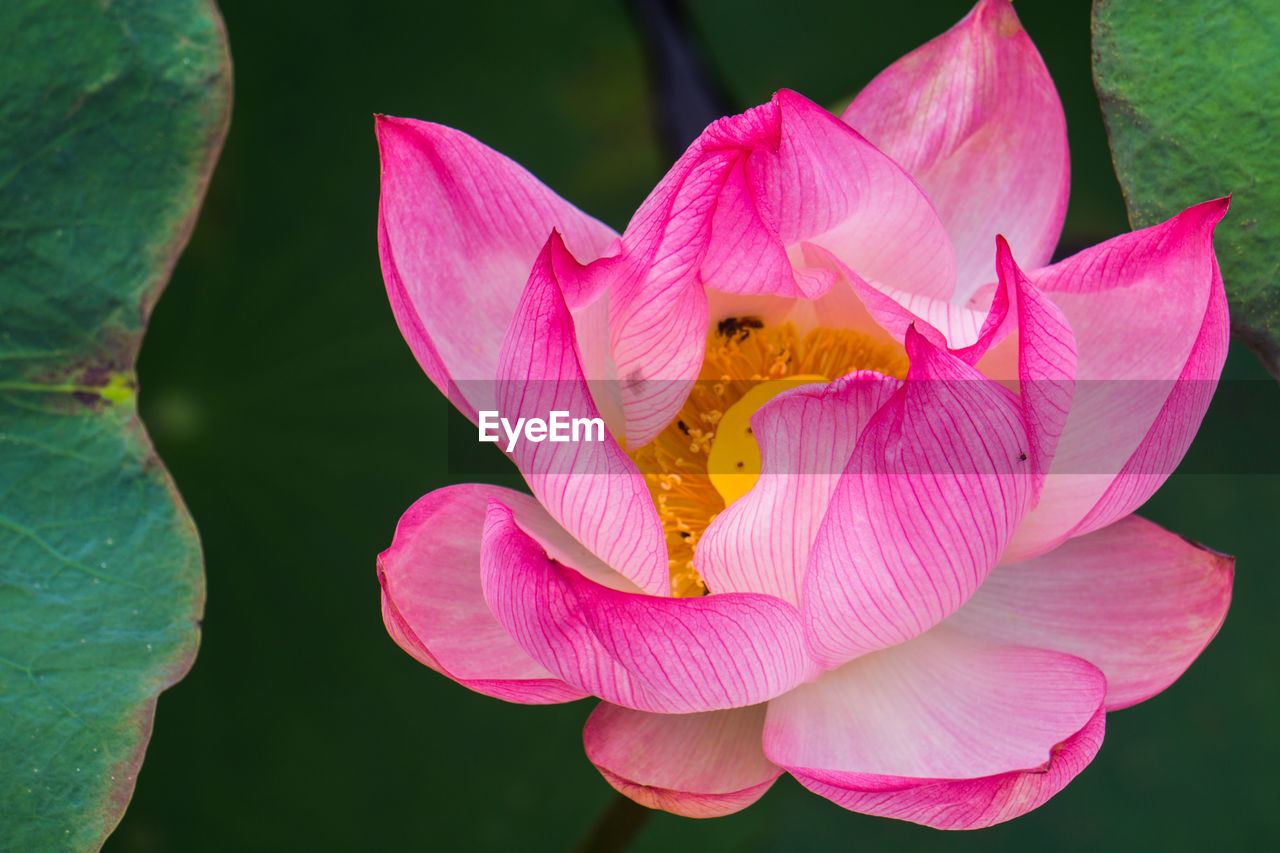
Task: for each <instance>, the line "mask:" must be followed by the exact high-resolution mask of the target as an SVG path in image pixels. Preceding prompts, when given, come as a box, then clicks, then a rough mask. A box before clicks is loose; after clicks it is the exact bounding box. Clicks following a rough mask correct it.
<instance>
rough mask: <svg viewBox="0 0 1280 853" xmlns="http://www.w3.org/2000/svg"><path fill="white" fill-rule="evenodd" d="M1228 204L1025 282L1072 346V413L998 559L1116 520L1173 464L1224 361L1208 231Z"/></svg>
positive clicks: (1224, 326)
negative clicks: (1067, 330)
mask: <svg viewBox="0 0 1280 853" xmlns="http://www.w3.org/2000/svg"><path fill="white" fill-rule="evenodd" d="M1226 209H1227V201H1226V199H1219V200H1216V201H1210V202H1205V203H1203V204H1199V205H1196V206H1195V207H1191V208H1188V209H1187V210H1185V211H1183V212H1182V213H1180V214H1178V215H1177V216H1175V217H1174V218H1173V219H1171V220H1169V221H1168V222H1165V223H1164V224H1162V225H1157V226H1154V227H1151V228H1145V229H1143V230H1141V231H1135V232H1133V233H1131V234H1125V235H1122V236H1120V237H1116V238H1115V239H1112V240H1108V241H1107V242H1105V243H1102V244H1100V245H1098V246H1095V247H1093V248H1091V249H1086V250H1085V251H1083V252H1081V253H1079V254H1078V255H1074V256H1072V257H1070V258H1068V259H1066V260H1064V261H1061V262H1060V263H1057V264H1054V265H1053V266H1051V267H1048V268H1046V269H1043V270H1040V271H1038V272H1037V273H1035V274H1034V275H1033V280H1034V282H1035V284H1036V285H1037V286H1038V287H1039V288H1040V289H1041V290H1043V291H1044V292H1046V293H1047V294H1049V296H1050V298H1051V299H1052V300H1053V301H1054V303H1055V304H1056V305H1057V306H1058V307H1059V308H1061V309H1062V312H1063V314H1065V315H1066V317H1067V319H1068V321H1069V322H1070V325H1071V329H1072V330H1073V331H1074V333H1075V337H1076V349H1077V351H1078V365H1077V372H1076V387H1075V394H1074V398H1073V400H1072V404H1071V412H1070V413H1069V415H1068V417H1067V421H1066V424H1065V425H1064V427H1063V431H1062V438H1061V440H1060V441H1059V443H1058V448H1057V451H1056V454H1055V457H1054V460H1053V466H1052V468H1051V469H1050V475H1049V477H1048V478H1047V479H1046V482H1045V485H1044V489H1043V491H1042V493H1041V496H1040V502H1039V504H1038V505H1037V506H1036V508H1035V509H1034V510H1033V511H1032V512H1031V513H1030V514H1029V515H1028V516H1027V518H1026V520H1025V521H1024V522H1023V525H1022V527H1021V528H1020V529H1019V530H1018V532H1017V534H1016V535H1015V537H1014V540H1013V542H1012V543H1011V544H1010V548H1009V552H1008V553H1007V554H1006V556H1005V560H1006V562H1016V561H1018V560H1023V559H1027V558H1029V557H1033V556H1035V555H1037V554H1043V553H1045V552H1046V551H1048V550H1050V549H1052V548H1053V547H1055V546H1056V545H1057V544H1059V543H1060V542H1062V541H1064V540H1065V539H1066V538H1067V537H1069V536H1071V535H1078V534H1080V533H1084V532H1087V531H1088V530H1094V529H1097V528H1099V527H1101V526H1104V525H1106V524H1108V523H1110V522H1111V521H1114V520H1116V519H1118V518H1122V517H1124V516H1126V515H1128V514H1129V513H1131V512H1132V511H1133V510H1134V509H1136V508H1137V507H1138V506H1139V505H1140V504H1141V503H1142V502H1143V501H1144V500H1146V498H1147V497H1149V496H1150V495H1151V494H1152V492H1154V491H1155V489H1156V488H1158V487H1159V485H1160V484H1161V483H1163V482H1164V480H1165V478H1167V477H1168V475H1169V474H1170V473H1172V472H1173V469H1174V468H1175V467H1176V466H1177V464H1178V462H1179V461H1181V459H1182V456H1183V454H1185V452H1186V449H1187V447H1188V446H1189V445H1190V442H1191V439H1192V437H1193V436H1194V435H1195V432H1196V430H1197V429H1198V428H1199V425H1200V421H1201V420H1202V419H1203V417H1204V413H1205V410H1206V409H1207V408H1208V404H1209V398H1210V397H1211V396H1212V394H1213V391H1214V389H1215V388H1216V386H1217V381H1218V376H1219V375H1220V374H1221V372H1222V365H1223V362H1224V361H1225V359H1226V345H1227V334H1228V320H1227V314H1226V303H1225V297H1224V296H1223V293H1222V277H1221V274H1220V273H1219V272H1218V266H1217V261H1216V259H1215V258H1214V254H1213V229H1214V226H1215V225H1216V224H1217V223H1218V221H1219V220H1220V219H1221V218H1222V217H1223V215H1224V214H1225V213H1226Z"/></svg>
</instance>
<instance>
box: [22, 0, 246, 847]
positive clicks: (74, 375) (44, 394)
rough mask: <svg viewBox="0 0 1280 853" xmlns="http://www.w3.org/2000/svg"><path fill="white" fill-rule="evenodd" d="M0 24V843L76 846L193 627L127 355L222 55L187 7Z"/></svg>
mask: <svg viewBox="0 0 1280 853" xmlns="http://www.w3.org/2000/svg"><path fill="white" fill-rule="evenodd" d="M0 33H3V34H4V35H5V43H4V45H3V48H4V49H3V50H0V234H2V236H0V318H2V319H0V846H4V847H6V849H10V848H11V849H17V850H46V849H73V850H82V849H90V848H96V847H98V846H99V845H101V844H102V842H103V840H104V839H105V838H106V836H107V834H108V833H109V832H110V831H111V829H112V828H113V827H114V826H115V825H116V823H117V822H118V821H119V819H120V816H121V814H122V813H123V811H124V808H125V806H126V804H127V803H128V801H129V797H130V796H131V794H132V792H133V786H134V781H135V778H136V775H137V772H138V767H139V765H140V764H141V761H142V754H143V751H144V749H145V747H146V742H147V739H148V737H149V735H150V732H151V722H152V716H153V713H154V709H155V702H156V697H157V695H158V694H159V692H160V691H161V690H163V689H164V688H165V687H167V686H169V685H171V684H173V683H174V682H176V681H177V680H178V679H180V678H181V677H182V675H183V674H184V673H185V672H186V670H187V669H188V668H189V667H190V664H191V661H192V658H193V657H194V655H195V650H196V646H197V643H198V638H199V618H200V614H201V612H202V609H203V605H204V580H203V576H202V573H201V561H200V546H199V542H198V540H197V536H196V531H195V527H194V525H193V524H192V522H191V518H190V516H189V515H188V514H187V512H186V509H185V508H184V507H183V505H182V501H181V499H180V498H179V496H178V494H177V492H176V490H175V489H174V488H173V484H172V482H171V481H170V479H169V476H168V474H167V472H166V471H165V469H164V467H163V466H162V465H161V463H160V461H159V459H158V458H157V457H156V456H155V454H154V452H153V450H152V448H151V443H150V440H149V439H148V437H147V435H146V432H145V431H144V429H143V428H142V425H141V422H140V421H139V420H138V416H137V409H136V396H135V393H134V380H133V364H134V359H135V357H136V355H137V351H138V346H139V344H140V341H141V337H142V332H143V329H144V326H145V323H146V319H147V315H148V314H149V313H150V309H151V306H152V305H153V304H154V302H155V299H156V297H157V296H158V295H159V292H160V289H161V288H162V287H163V286H164V283H165V282H166V281H167V280H168V277H169V273H170V271H171V270H172V268H173V265H174V262H175V260H176V259H177V256H178V253H179V252H180V251H181V249H182V247H183V246H184V245H185V243H186V240H187V237H188V235H189V234H190V232H191V228H192V226H193V225H194V222H195V216H196V211H197V210H198V208H199V202H200V199H201V197H202V195H203V193H204V189H205V186H206V184H207V182H208V178H209V174H210V172H211V170H212V167H213V163H214V161H215V159H216V157H217V152H218V149H219V148H220V146H221V143H222V139H223V136H224V134H225V131H226V126H227V119H228V116H229V111H230V75H231V72H230V57H229V55H228V52H227V43H226V36H225V32H224V30H223V27H222V22H221V19H220V17H219V16H218V13H217V10H216V8H215V7H214V6H213V4H212V3H211V2H207V0H169V2H164V3H156V2H147V0H43V2H42V0H6V2H5V3H4V4H3V5H2V6H0Z"/></svg>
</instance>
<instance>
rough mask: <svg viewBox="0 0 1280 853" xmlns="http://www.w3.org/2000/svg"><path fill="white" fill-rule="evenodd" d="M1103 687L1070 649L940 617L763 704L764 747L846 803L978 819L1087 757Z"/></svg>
mask: <svg viewBox="0 0 1280 853" xmlns="http://www.w3.org/2000/svg"><path fill="white" fill-rule="evenodd" d="M1105 692H1106V681H1105V679H1104V677H1103V676H1102V673H1101V672H1099V671H1098V670H1097V669H1096V668H1095V667H1094V666H1092V665H1091V664H1089V663H1088V662H1086V661H1084V660H1081V659H1080V658H1076V657H1072V656H1070V655H1065V654H1061V653H1059V652H1051V651H1045V650H1043V649H1033V648H1027V647H1020V646H1008V645H1000V644H995V643H988V642H984V641H980V640H976V639H974V638H971V637H967V636H965V635H961V634H957V633H955V632H953V631H951V630H949V629H948V628H947V627H946V626H939V627H936V628H934V629H933V630H931V631H929V632H927V633H925V634H922V635H921V636H919V637H917V638H915V639H913V640H911V641H909V642H906V643H903V644H901V645H898V646H894V647H892V648H889V649H885V650H882V651H878V652H874V653H872V654H868V655H864V656H863V657H860V658H857V659H856V660H853V661H850V662H849V663H847V664H845V665H844V666H842V667H841V668H839V669H837V670H834V671H832V672H828V673H825V674H824V675H823V676H822V677H821V678H819V679H818V680H816V681H814V682H810V683H808V684H804V685H802V686H800V687H798V688H797V689H795V690H793V691H791V692H790V693H788V694H786V695H785V696H782V697H780V698H778V699H775V700H774V701H772V702H770V703H769V711H768V715H767V717H766V720H765V728H764V751H765V755H766V756H767V757H768V758H769V759H770V760H771V761H773V762H774V763H775V764H778V765H780V766H782V767H784V768H785V769H786V770H787V771H788V772H790V773H791V774H792V775H793V776H795V777H796V778H797V779H798V780H799V781H800V783H801V784H803V785H804V786H805V787H807V788H809V789H811V790H813V791H815V792H817V793H819V794H821V795H822V796H824V797H827V798H828V799H830V800H832V801H834V802H836V803H838V804H840V805H842V806H844V807H845V808H849V809H853V810H855V811H860V812H865V813H868V814H878V815H884V816H888V817H895V818H900V819H903V820H911V821H915V822H917V823H923V824H927V825H929V826H935V827H938V828H943V829H972V828H977V827H982V826H990V825H991V824H994V823H999V822H1001V821H1004V820H1009V819H1010V818H1013V817H1017V816H1018V815H1020V814H1023V813H1024V812H1026V811H1029V810H1031V809H1033V808H1035V807H1037V806H1039V805H1040V804H1041V803H1043V802H1044V801H1045V800H1047V799H1048V798H1049V797H1050V796H1052V795H1053V794H1054V793H1056V792H1057V791H1058V790H1060V789H1061V788H1062V787H1063V786H1064V785H1066V783H1067V782H1068V781H1070V779H1071V778H1072V777H1073V776H1075V774H1076V773H1078V772H1079V771H1080V770H1081V769H1082V768H1083V767H1084V766H1085V765H1086V764H1088V762H1089V761H1090V760H1092V758H1093V755H1094V754H1095V753H1096V752H1097V749H1098V747H1099V745H1100V744H1101V740H1102V726H1103V719H1104V711H1103V708H1102V704H1103V697H1104V695H1105Z"/></svg>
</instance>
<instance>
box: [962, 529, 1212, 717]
mask: <svg viewBox="0 0 1280 853" xmlns="http://www.w3.org/2000/svg"><path fill="white" fill-rule="evenodd" d="M1234 563H1235V561H1234V560H1233V559H1232V558H1231V557H1228V556H1226V555H1224V554H1218V553H1216V552H1214V551H1210V550H1208V549H1207V548H1204V547H1202V546H1200V545H1197V544H1195V543H1193V542H1189V541H1187V540H1186V539H1183V538H1182V537H1180V536H1178V535H1176V534H1174V533H1170V532H1169V531H1167V530H1165V529H1164V528H1162V527H1159V526H1157V525H1155V524H1152V523H1151V522H1149V521H1146V520H1144V519H1141V518H1138V517H1137V516H1136V515H1131V516H1129V517H1128V518H1124V519H1121V520H1120V521H1117V522H1116V523H1115V524H1112V525H1111V526H1110V527H1104V528H1103V529H1101V530H1097V531H1094V532H1093V533H1089V534H1087V535H1085V536H1079V537H1076V538H1075V539H1070V540H1068V541H1067V542H1064V543H1063V544H1062V545H1060V546H1058V547H1057V548H1055V549H1054V550H1052V551H1050V552H1049V553H1048V554H1045V555H1044V556H1042V557H1037V558H1035V559H1034V560H1028V561H1026V562H1023V563H1018V564H1016V565H1012V566H1001V567H1000V568H998V569H996V570H995V571H993V572H992V573H991V574H990V575H989V576H988V577H987V579H986V581H985V582H984V583H983V584H982V588H981V589H979V590H978V591H977V592H976V593H975V594H974V596H973V598H971V599H969V600H968V601H967V602H965V605H964V607H961V608H960V609H959V610H958V611H957V612H956V613H954V614H952V616H951V618H950V619H948V620H947V622H946V624H947V626H948V627H952V628H954V629H955V630H957V631H961V632H963V633H966V634H970V635H973V636H978V637H983V638H986V639H989V640H994V641H996V642H1002V643H1014V644H1018V645H1026V646H1035V647H1038V648H1042V649H1053V650H1055V651H1060V652H1065V653H1067V654H1072V655H1076V656H1078V657H1082V658H1084V659H1086V660H1088V661H1089V662H1090V663H1092V664H1094V665H1095V666H1097V667H1098V668H1099V669H1101V670H1102V672H1103V673H1104V674H1105V675H1106V677H1107V710H1115V709H1117V708H1124V707H1127V706H1129V705H1133V704H1135V703H1137V702H1141V701H1142V700H1144V699H1147V698H1150V697H1151V696H1154V695H1155V694H1157V693H1159V692H1160V691H1161V690H1164V689H1165V688H1166V687H1168V686H1169V685H1170V684H1172V683H1173V682H1174V680H1176V679H1177V678H1178V676H1180V675H1182V673H1183V672H1184V671H1186V668H1187V667H1188V666H1190V665H1191V662H1192V661H1193V660H1195V659H1196V657H1197V656H1198V655H1199V654H1200V652H1202V651H1203V650H1204V648H1205V646H1207V645H1208V644H1209V641H1210V640H1211V639H1213V636H1214V635H1215V634H1216V633H1217V632H1218V628H1220V627H1221V626H1222V620H1223V619H1225V618H1226V615H1227V606H1228V605H1229V604H1230V603H1231V581H1232V577H1233V574H1234V572H1233V566H1234Z"/></svg>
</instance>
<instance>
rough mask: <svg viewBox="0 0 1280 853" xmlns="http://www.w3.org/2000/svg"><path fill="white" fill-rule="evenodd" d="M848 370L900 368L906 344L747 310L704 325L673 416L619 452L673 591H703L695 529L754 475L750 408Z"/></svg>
mask: <svg viewBox="0 0 1280 853" xmlns="http://www.w3.org/2000/svg"><path fill="white" fill-rule="evenodd" d="M854 370H875V371H879V372H880V373H884V374H886V375H889V376H897V377H899V378H901V377H905V376H906V372H907V357H906V353H905V352H904V351H903V349H902V347H900V346H898V345H896V344H889V343H881V342H879V341H876V340H874V339H872V338H871V337H869V336H867V335H865V334H862V333H861V332H855V331H851V330H848V329H826V328H818V329H814V330H813V331H811V332H809V333H808V334H806V335H805V336H804V337H803V338H801V337H800V335H799V333H798V332H797V331H796V329H795V326H793V325H792V324H790V323H784V324H782V325H779V326H762V325H761V324H760V321H759V320H756V319H754V318H731V319H730V320H726V321H724V322H721V323H720V324H719V325H718V327H715V328H713V331H712V332H711V334H710V335H708V336H707V352H706V357H705V358H704V360H703V363H702V372H701V373H700V374H699V377H698V382H697V383H695V384H694V387H693V390H692V391H691V392H690V393H689V398H688V399H687V400H686V401H685V404H684V407H683V408H682V409H681V410H680V413H679V414H678V415H677V416H676V419H675V420H674V421H672V423H671V424H669V425H668V426H667V428H666V429H665V430H663V431H662V432H661V433H660V434H659V435H658V437H657V438H655V439H654V440H653V441H651V442H649V443H648V444H646V445H645V446H644V447H640V448H637V449H635V450H632V451H628V452H629V454H630V456H631V458H632V459H634V460H635V462H636V465H637V466H638V467H639V468H640V471H641V473H643V474H644V476H645V480H646V481H647V482H648V485H649V492H650V494H651V495H653V501H654V504H655V505H656V506H657V508H658V516H659V517H660V518H661V520H662V526H663V529H664V530H665V531H666V535H667V554H668V558H669V567H668V570H669V572H670V575H671V593H672V595H677V596H696V595H703V594H705V593H706V592H707V585H706V583H705V582H704V581H703V579H702V578H701V577H699V575H698V572H697V571H696V570H695V569H694V567H693V552H694V549H695V548H696V547H697V544H698V538H699V537H700V536H701V535H702V531H704V530H705V529H706V527H707V525H708V524H710V523H711V521H712V520H713V519H714V518H715V517H716V515H718V514H719V513H720V511H721V510H723V509H724V508H725V506H726V505H727V504H728V503H729V502H731V501H733V500H736V499H737V498H738V497H741V495H743V494H745V493H746V492H747V491H748V490H749V489H750V488H751V486H752V485H754V483H755V481H756V479H757V478H758V477H759V474H760V450H759V447H758V446H757V445H756V443H755V439H754V438H753V437H751V436H750V435H749V433H748V432H747V430H748V429H749V427H750V418H751V415H752V414H753V413H754V412H755V411H756V410H757V409H759V408H760V407H761V406H763V405H764V404H765V403H766V402H768V401H769V400H771V399H773V397H775V396H777V395H778V394H779V393H781V392H782V391H783V390H785V389H786V388H789V387H795V386H796V385H802V384H807V383H811V382H826V381H829V380H830V379H834V378H835V377H838V376H844V375H845V374H847V373H851V372H852V371H854ZM788 380H789V381H788ZM726 438H727V439H729V440H728V441H725V439H726ZM713 454H714V458H713ZM738 462H741V463H742V464H743V467H742V468H741V469H738V468H737V467H736V466H737V463H738ZM709 471H711V472H715V473H708V472H709ZM737 472H740V473H737ZM748 480H749V482H748ZM717 481H718V482H717Z"/></svg>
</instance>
